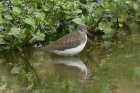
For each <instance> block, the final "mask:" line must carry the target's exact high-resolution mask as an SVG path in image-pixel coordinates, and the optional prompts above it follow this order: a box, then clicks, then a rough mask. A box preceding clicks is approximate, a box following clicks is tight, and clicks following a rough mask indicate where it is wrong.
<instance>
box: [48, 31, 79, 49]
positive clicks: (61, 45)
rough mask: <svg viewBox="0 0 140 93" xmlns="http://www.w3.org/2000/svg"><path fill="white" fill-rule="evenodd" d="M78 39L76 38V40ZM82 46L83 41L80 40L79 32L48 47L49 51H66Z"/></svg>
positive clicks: (68, 35)
mask: <svg viewBox="0 0 140 93" xmlns="http://www.w3.org/2000/svg"><path fill="white" fill-rule="evenodd" d="M74 37H76V38H74ZM79 44H81V40H80V39H79V34H78V33H77V32H72V33H69V34H67V35H65V36H63V37H61V38H60V39H58V40H57V41H55V42H53V43H51V44H49V45H47V46H46V49H48V50H65V49H69V48H71V47H76V46H78V45H79Z"/></svg>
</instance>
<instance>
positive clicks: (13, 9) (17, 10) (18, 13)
mask: <svg viewBox="0 0 140 93" xmlns="http://www.w3.org/2000/svg"><path fill="white" fill-rule="evenodd" d="M12 12H13V14H14V15H15V16H19V15H20V14H21V13H22V10H21V9H20V8H19V7H13V8H12Z"/></svg>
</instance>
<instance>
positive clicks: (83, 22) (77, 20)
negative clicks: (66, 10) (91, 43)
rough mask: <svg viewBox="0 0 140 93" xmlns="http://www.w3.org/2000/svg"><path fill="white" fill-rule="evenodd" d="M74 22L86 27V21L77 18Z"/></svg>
mask: <svg viewBox="0 0 140 93" xmlns="http://www.w3.org/2000/svg"><path fill="white" fill-rule="evenodd" d="M72 21H73V22H74V23H76V24H80V25H85V20H83V19H81V18H75V19H73V20H72Z"/></svg>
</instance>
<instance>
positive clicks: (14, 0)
mask: <svg viewBox="0 0 140 93" xmlns="http://www.w3.org/2000/svg"><path fill="white" fill-rule="evenodd" d="M11 3H12V4H13V5H20V4H21V3H22V0H11Z"/></svg>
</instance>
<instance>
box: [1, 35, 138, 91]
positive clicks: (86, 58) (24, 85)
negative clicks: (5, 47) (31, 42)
mask: <svg viewBox="0 0 140 93" xmlns="http://www.w3.org/2000/svg"><path fill="white" fill-rule="evenodd" d="M139 39H140V38H137V37H131V39H125V40H121V41H119V42H117V43H114V42H113V43H111V44H107V43H108V42H104V43H103V44H101V45H97V44H95V43H91V44H89V43H88V44H87V46H86V47H85V49H84V50H83V51H82V52H81V53H79V54H78V55H76V56H74V57H60V56H56V55H54V54H52V53H49V52H47V51H46V52H43V51H40V50H37V49H26V50H25V51H24V52H23V53H21V52H19V53H17V52H14V51H12V52H3V53H0V93H140V83H139V82H140V42H139V41H140V40H139ZM136 40H137V42H135V41H136Z"/></svg>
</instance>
